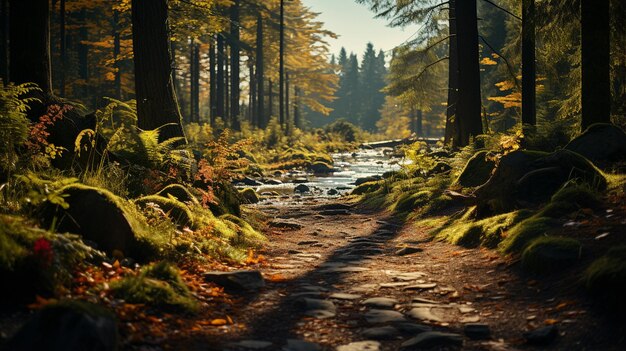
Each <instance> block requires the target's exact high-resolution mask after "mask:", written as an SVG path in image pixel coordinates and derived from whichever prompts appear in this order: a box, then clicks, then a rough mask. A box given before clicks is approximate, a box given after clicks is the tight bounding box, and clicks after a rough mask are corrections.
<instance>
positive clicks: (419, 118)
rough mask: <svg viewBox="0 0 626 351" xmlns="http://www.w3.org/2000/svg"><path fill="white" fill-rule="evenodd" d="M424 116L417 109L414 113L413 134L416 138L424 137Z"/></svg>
mask: <svg viewBox="0 0 626 351" xmlns="http://www.w3.org/2000/svg"><path fill="white" fill-rule="evenodd" d="M423 118H424V114H423V112H422V110H421V109H417V110H416V111H415V134H416V135H417V136H418V137H423V136H424V125H423V123H422V122H423Z"/></svg>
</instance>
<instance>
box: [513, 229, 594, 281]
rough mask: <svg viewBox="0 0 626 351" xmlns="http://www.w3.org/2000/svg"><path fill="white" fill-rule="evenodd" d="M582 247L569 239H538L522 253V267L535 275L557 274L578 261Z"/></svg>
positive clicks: (577, 242) (549, 237)
mask: <svg viewBox="0 0 626 351" xmlns="http://www.w3.org/2000/svg"><path fill="white" fill-rule="evenodd" d="M581 252H582V245H581V244H580V242H579V241H578V240H574V239H571V238H564V237H557V236H547V237H538V238H536V239H534V240H533V241H531V242H530V244H528V246H527V247H526V249H524V252H523V253H522V267H523V268H524V269H525V270H527V271H529V272H532V273H535V274H545V273H551V272H558V271H561V270H565V269H567V268H569V267H570V266H571V265H572V264H574V263H575V262H576V261H578V260H579V259H580V256H581Z"/></svg>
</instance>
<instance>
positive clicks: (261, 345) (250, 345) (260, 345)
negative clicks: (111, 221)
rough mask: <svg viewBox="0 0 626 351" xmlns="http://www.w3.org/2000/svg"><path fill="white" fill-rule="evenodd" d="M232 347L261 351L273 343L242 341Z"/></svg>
mask: <svg viewBox="0 0 626 351" xmlns="http://www.w3.org/2000/svg"><path fill="white" fill-rule="evenodd" d="M231 345H232V346H235V347H243V348H246V349H252V350H260V349H265V348H268V347H270V346H272V343H271V342H269V341H262V340H241V341H239V342H236V343H233V344H231Z"/></svg>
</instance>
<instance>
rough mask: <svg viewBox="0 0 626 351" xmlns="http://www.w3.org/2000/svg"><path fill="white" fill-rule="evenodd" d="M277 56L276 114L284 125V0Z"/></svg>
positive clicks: (283, 1)
mask: <svg viewBox="0 0 626 351" xmlns="http://www.w3.org/2000/svg"><path fill="white" fill-rule="evenodd" d="M279 36H280V39H279V58H278V61H279V62H278V110H279V111H278V116H279V122H280V126H281V127H282V128H284V127H285V95H284V93H285V0H280V30H279Z"/></svg>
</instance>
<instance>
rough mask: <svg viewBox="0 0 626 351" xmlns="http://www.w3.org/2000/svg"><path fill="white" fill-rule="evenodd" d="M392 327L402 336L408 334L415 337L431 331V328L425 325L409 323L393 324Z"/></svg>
mask: <svg viewBox="0 0 626 351" xmlns="http://www.w3.org/2000/svg"><path fill="white" fill-rule="evenodd" d="M394 326H395V327H396V328H397V329H398V330H399V331H400V332H402V333H403V334H409V335H417V334H420V333H425V332H427V331H431V330H433V328H431V327H429V326H427V325H423V324H417V323H409V322H404V323H396V324H394Z"/></svg>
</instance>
